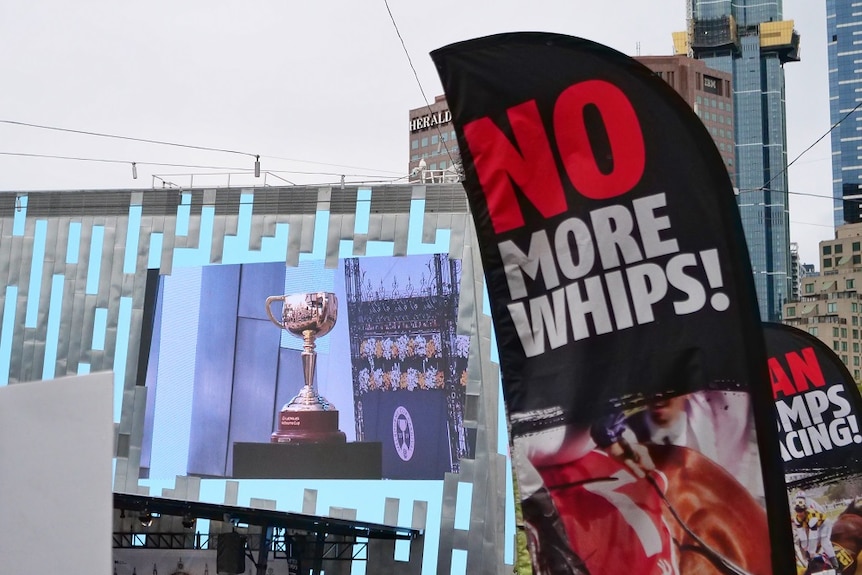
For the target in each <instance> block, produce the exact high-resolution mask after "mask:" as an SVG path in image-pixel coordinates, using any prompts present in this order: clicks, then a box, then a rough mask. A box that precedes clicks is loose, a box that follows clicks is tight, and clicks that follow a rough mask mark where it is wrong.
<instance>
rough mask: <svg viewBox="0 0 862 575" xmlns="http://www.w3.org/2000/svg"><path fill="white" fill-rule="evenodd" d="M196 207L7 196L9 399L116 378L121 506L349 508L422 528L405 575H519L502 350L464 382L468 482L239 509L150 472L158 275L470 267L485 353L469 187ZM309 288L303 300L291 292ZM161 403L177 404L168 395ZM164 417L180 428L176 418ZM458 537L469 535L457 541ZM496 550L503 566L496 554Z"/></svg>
mask: <svg viewBox="0 0 862 575" xmlns="http://www.w3.org/2000/svg"><path fill="white" fill-rule="evenodd" d="M188 194H189V198H190V199H186V198H185V197H183V198H180V197H179V195H178V194H176V192H175V191H171V190H157V189H154V190H146V191H140V190H110V191H83V192H82V191H40V192H31V193H29V194H28V196H27V197H22V198H21V200H20V202H18V201H17V200H16V197H17V194H16V193H15V192H3V191H0V282H2V285H4V286H5V289H4V292H3V296H4V297H3V298H2V301H0V386H3V385H7V384H10V385H15V384H18V383H22V382H28V381H34V380H38V379H42V378H49V377H63V376H68V375H75V374H86V373H91V372H92V373H97V372H100V371H105V370H112V371H113V373H114V385H115V389H114V391H115V393H114V422H115V424H116V451H115V454H114V463H113V467H114V489H115V491H126V492H136V493H147V492H151V493H158V492H159V491H160V490H162V491H163V493H164V490H168V491H170V492H171V493H173V492H174V491H175V492H176V493H177V494H179V495H178V496H182V497H186V498H189V499H190V500H200V501H203V500H209V501H218V500H219V497H223V498H224V502H225V503H226V504H231V505H237V504H239V505H243V506H255V505H257V503H255V501H260V500H263V499H267V500H271V501H272V502H273V503H275V502H276V501H278V502H279V505H282V506H287V507H288V508H292V509H295V508H297V506H296V505H294V504H293V503H291V502H292V501H294V500H296V499H297V497H298V498H299V501H300V502H301V504H302V508H303V512H304V513H311V514H315V513H321V514H327V513H329V511H328V510H327V505H329V506H330V507H331V506H332V505H336V506H339V507H341V506H344V504H345V503H344V501H348V502H349V505H350V506H351V507H350V510H352V511H354V510H355V511H356V512H357V515H356V517H357V519H359V520H371V521H379V517H380V513H379V510H380V508H381V507H382V505H383V504H385V508H384V521H386V522H388V523H390V524H399V525H403V524H413V525H414V527H416V528H420V529H422V528H424V529H425V538H424V540H422V541H417V542H412V543H409V544H408V547H409V548H406V549H405V546H404V545H401V546H399V547H398V549H397V550H396V551H397V555H398V557H397V559H398V560H399V561H402V562H403V563H399V569H398V572H399V573H401V574H402V575H420V574H421V575H431V574H432V573H434V572H438V571H437V569H438V568H439V570H440V571H439V572H449V571H450V570H451V571H452V572H462V573H467V572H469V573H474V572H476V573H492V572H493V573H497V572H503V571H505V572H511V569H512V567H511V565H509V564H508V563H510V562H511V561H512V557H513V554H514V545H513V542H514V532H515V526H514V501H513V498H512V497H511V495H512V493H513V487H512V481H511V469H510V467H509V465H508V461H507V459H506V455H505V453H506V452H507V451H508V442H507V441H506V432H505V427H504V423H505V420H504V410H503V408H502V406H501V404H500V400H501V391H500V381H499V370H498V367H497V365H496V361H495V359H492V357H491V356H493V357H496V356H495V353H496V346H493V345H490V344H486V345H484V346H483V348H482V350H481V352H477V353H476V354H472V353H471V359H470V364H469V366H468V370H467V374H468V382H467V384H466V387H467V395H468V397H469V398H470V401H471V402H472V403H471V405H472V408H471V409H472V411H471V412H470V413H473V414H475V420H473V419H470V421H469V422H470V424H471V425H473V426H474V427H475V429H476V431H477V448H476V449H477V451H476V453H477V457H476V458H475V459H474V460H472V461H469V462H465V467H464V468H462V470H463V469H466V470H467V471H466V472H463V471H462V475H460V476H459V475H457V474H450V475H448V476H447V477H446V478H445V479H444V480H443V481H442V482H439V481H427V482H423V483H421V484H419V483H416V482H404V483H403V484H402V482H392V481H382V480H381V481H379V482H370V483H368V482H364V483H363V484H362V485H361V488H360V487H357V485H356V484H355V483H351V482H349V481H344V482H332V481H324V482H319V481H316V480H308V481H309V482H308V483H307V484H305V485H303V484H300V483H298V482H294V481H290V482H287V481H275V482H273V481H260V482H256V481H250V482H246V483H243V494H242V499H241V500H239V501H238V499H237V496H236V492H235V491H231V490H232V489H234V487H233V485H234V484H233V483H232V482H231V481H226V480H216V479H205V480H202V481H200V480H198V481H195V480H194V479H193V478H189V477H177V478H176V480H175V483H174V486H173V487H172V486H171V483H170V481H169V480H158V479H155V480H154V479H150V478H149V477H145V475H144V474H142V473H141V471H142V467H141V462H142V454H143V453H144V447H145V446H144V444H143V435H144V434H143V425H144V423H143V422H144V417H143V415H144V413H145V407H146V403H147V401H148V399H150V398H151V399H153V401H155V398H156V394H152V395H151V396H150V397H149V398H148V394H147V391H148V390H147V389H146V386H145V385H144V384H145V383H146V382H145V381H142V380H140V379H139V373H138V367H139V361H140V360H141V357H140V353H141V342H142V337H144V335H143V326H144V323H145V317H144V316H145V313H144V311H145V300H146V297H145V296H146V295H147V289H148V286H147V284H148V278H150V277H151V273H150V270H151V269H152V268H156V269H157V270H158V272H159V274H160V275H162V276H163V277H164V278H179V277H181V276H182V275H183V273H184V272H186V271H188V270H185V269H183V268H184V267H197V268H201V266H208V265H221V264H226V263H229V262H235V261H239V262H242V263H247V262H249V261H261V260H263V261H268V262H272V263H273V264H274V265H278V266H281V265H287V266H288V267H291V268H296V266H297V264H298V262H300V261H301V260H302V261H304V262H306V263H307V262H308V261H316V262H319V264H320V268H319V269H320V275H323V274H324V273H326V274H334V273H336V269H337V263H338V262H337V257H338V255H339V248H340V247H341V246H342V245H343V244H349V245H351V246H353V247H354V250H352V251H351V252H350V253H349V254H347V255H349V256H350V257H366V256H373V255H375V254H377V253H379V252H383V253H388V254H395V255H414V254H430V253H448V254H450V256H451V257H453V258H462V259H463V261H464V262H465V263H464V266H465V269H467V270H470V273H469V274H467V273H465V275H464V279H463V280H462V286H461V294H462V296H461V302H462V305H463V309H459V316H458V318H459V319H458V322H459V329H460V331H461V333H464V334H470V335H471V338H472V339H473V340H475V341H481V342H490V341H492V337H493V335H492V333H493V332H492V329H491V320H490V317H489V315H488V311H487V310H488V307H487V301H486V299H487V294H486V291H485V287H484V283H483V282H482V270H481V265H480V263H479V254H478V248H476V247H475V246H476V244H475V238H474V236H473V232H472V227H471V225H470V215H469V211H468V209H467V202H466V195H465V194H464V190H463V188H462V187H461V186H460V184H456V183H453V184H434V185H427V186H426V185H415V186H413V185H395V186H379V187H375V188H374V189H373V190H369V191H366V190H365V189H363V190H362V191H361V193H360V190H357V189H356V188H349V187H348V188H347V189H344V188H328V187H322V188H317V187H315V188H305V187H291V188H273V187H266V188H256V189H253V190H238V189H231V188H221V189H195V190H189V191H188ZM19 203H20V206H21V209H20V210H19V209H18V206H17V205H16V204H19ZM367 204H370V208H369V206H368V205H367ZM180 220H184V221H180ZM365 220H367V222H366V221H365ZM357 221H359V223H358V224H357ZM357 229H358V230H360V231H357ZM202 269H206V268H202ZM318 280H319V278H316V279H315V281H316V282H317V281H318ZM288 287H289V286H286V289H288ZM300 288H302V289H304V286H295V287H294V288H290V289H297V290H299V289H300ZM483 310H485V312H484V313H483ZM28 318H29V320H30V323H28V321H27V319H28ZM31 324H32V325H31ZM178 361H181V362H182V361H187V358H186V357H179V358H178ZM162 391H164V389H163V390H162ZM480 391H481V393H480ZM160 393H162V392H160ZM161 397H162V399H165V398H166V397H167V398H168V399H170V395H169V394H168V395H164V394H162V395H161ZM160 414H161V415H167V416H170V408H169V409H168V410H167V411H162V412H160ZM169 439H170V438H167V439H164V438H162V440H169ZM57 473H58V474H62V473H63V470H62V469H61V468H58V469H57ZM148 474H149V470H148V473H147V475H148ZM160 481H162V482H161V483H160ZM460 484H465V486H460ZM467 484H469V485H467ZM476 485H479V486H481V489H475V486H476ZM471 486H472V487H471ZM310 487H313V488H314V489H313V492H314V494H315V499H314V501H315V502H316V503H309V502H310V501H312V500H311V499H310V498H309V497H308V496H307V495H308V493H310V492H311V491H312V490H309V491H308V492H303V489H308V488H310ZM318 490H319V498H318V497H317V493H318ZM213 493H216V494H221V495H216V496H213V495H212V494H213ZM231 493H233V494H234V495H231ZM353 493H355V494H358V495H351V494H353ZM168 496H172V495H168ZM249 497H251V500H249ZM345 498H346V499H345ZM330 501H331V502H332V503H330ZM399 501H401V502H402V509H403V512H404V514H403V516H402V515H399V513H398V502H399ZM318 506H319V509H318V508H317V507H318ZM411 507H412V516H411V515H410V510H411ZM279 508H280V509H281V508H283V507H279ZM354 508H355V509H354ZM468 516H469V517H468ZM456 522H457V525H459V526H463V529H459V530H458V533H457V537H456V536H455V531H456V529H457V528H456V527H455V525H456ZM214 523H216V522H214ZM166 525H167V527H166V529H167V528H168V527H170V525H168V524H166ZM487 525H493V526H495V527H494V529H488V528H486V527H485V526H487ZM199 528H201V529H203V530H204V532H205V531H206V529H207V527H206V526H205V525H204V526H200V524H199ZM220 528H221V527H216V529H220ZM386 544H387V545H390V544H391V542H386ZM372 545H373V542H370V543H369V556H372V557H371V558H370V559H369V560H368V563H367V571H368V572H369V573H370V572H375V573H376V572H385V571H386V569H388V568H389V567H387V566H391V565H392V562H393V560H394V559H395V558H393V557H391V549H385V550H384V551H383V552H381V551H373V552H372V551H371V549H372ZM489 548H493V549H500V550H504V554H503V556H500V555H499V554H493V555H492V554H488V553H487V549H489ZM417 549H418V552H417ZM504 563H506V565H504ZM384 564H385V565H384ZM381 565H383V566H381ZM390 570H391V569H390Z"/></svg>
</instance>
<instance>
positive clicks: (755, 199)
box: [689, 0, 798, 321]
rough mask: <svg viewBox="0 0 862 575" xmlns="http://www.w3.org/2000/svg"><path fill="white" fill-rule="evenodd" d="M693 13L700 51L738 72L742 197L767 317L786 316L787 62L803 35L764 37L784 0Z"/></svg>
mask: <svg viewBox="0 0 862 575" xmlns="http://www.w3.org/2000/svg"><path fill="white" fill-rule="evenodd" d="M689 16H691V18H692V35H691V36H692V37H691V38H690V42H691V46H692V52H693V53H694V56H695V57H696V58H698V59H700V60H703V61H704V62H706V64H707V65H708V66H710V67H712V68H715V69H717V70H721V71H724V72H728V73H730V74H732V76H733V81H732V83H733V104H734V123H735V132H734V134H735V139H736V173H735V182H734V185H735V187H736V188H738V189H739V194H738V196H737V203H738V206H739V211H740V216H741V218H742V226H743V230H744V232H745V239H746V242H747V244H748V251H749V255H750V257H751V265H752V269H753V272H754V283H755V287H756V290H757V299H758V304H759V308H760V316H761V319H763V320H764V321H778V320H780V318H781V306H782V303H783V302H784V301H785V300H786V299H787V298H789V297H790V296H791V281H792V278H791V274H790V214H789V208H788V201H787V191H788V181H787V172H786V167H787V130H786V114H785V95H784V67H783V66H784V64H785V63H787V62H792V61H795V60H798V55H797V53H798V36H797V35H796V33H795V32H794V33H793V34H792V40H790V41H788V43H787V44H784V45H775V44H774V43H773V44H770V42H771V40H768V41H766V42H765V43H764V40H763V38H764V37H763V36H762V34H761V25H762V24H767V25H774V23H778V22H781V20H782V16H783V15H782V3H781V2H780V0H774V1H763V0H734V1H733V2H731V1H730V0H725V1H716V0H693V1H692V14H690V15H689ZM770 37H771V35H770Z"/></svg>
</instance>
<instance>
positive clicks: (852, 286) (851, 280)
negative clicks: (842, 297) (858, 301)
mask: <svg viewBox="0 0 862 575" xmlns="http://www.w3.org/2000/svg"><path fill="white" fill-rule="evenodd" d="M844 283H845V285H846V286H847V289H855V288H856V279H855V278H847V281H845V282H844Z"/></svg>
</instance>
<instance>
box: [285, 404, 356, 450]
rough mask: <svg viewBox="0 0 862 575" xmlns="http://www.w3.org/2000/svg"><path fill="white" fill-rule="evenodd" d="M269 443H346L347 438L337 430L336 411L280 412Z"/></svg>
mask: <svg viewBox="0 0 862 575" xmlns="http://www.w3.org/2000/svg"><path fill="white" fill-rule="evenodd" d="M270 442H271V443H346V442H347V436H346V435H345V434H344V432H343V431H340V430H339V429H338V411H336V410H334V409H332V410H328V411H291V410H282V411H281V413H280V414H279V419H278V430H277V431H275V433H273V434H272V436H270Z"/></svg>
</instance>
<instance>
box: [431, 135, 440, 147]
mask: <svg viewBox="0 0 862 575" xmlns="http://www.w3.org/2000/svg"><path fill="white" fill-rule="evenodd" d="M438 141H440V139H439V137H438V136H437V134H434V135H433V136H431V144H432V145H433V144H436V143H437V142H438Z"/></svg>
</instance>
